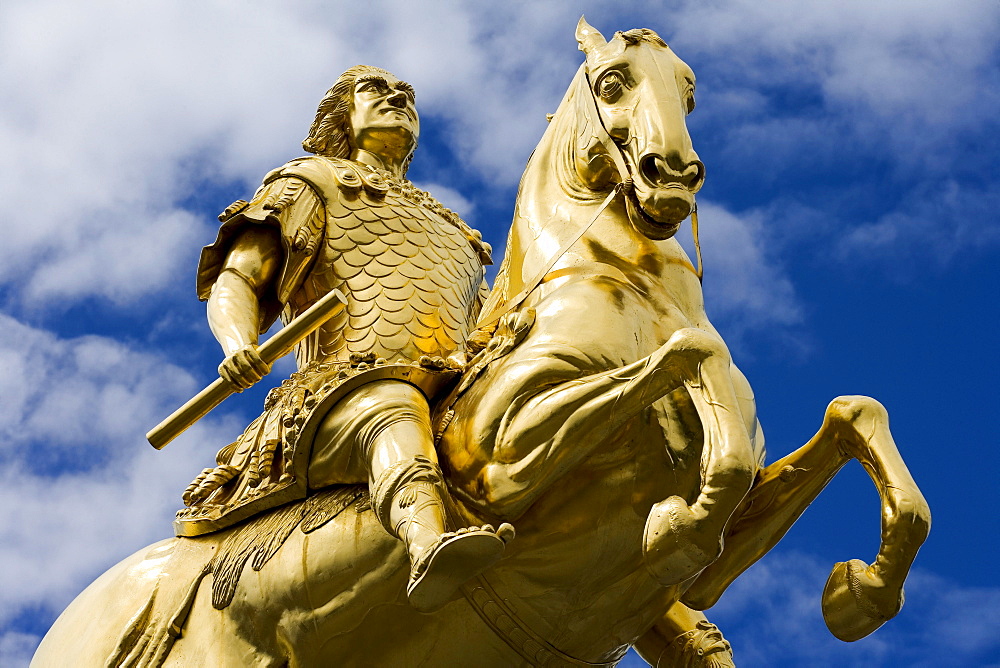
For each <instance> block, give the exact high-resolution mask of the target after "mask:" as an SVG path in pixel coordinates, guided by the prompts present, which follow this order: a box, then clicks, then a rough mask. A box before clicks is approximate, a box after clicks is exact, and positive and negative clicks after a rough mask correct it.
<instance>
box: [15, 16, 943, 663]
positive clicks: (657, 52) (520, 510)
mask: <svg viewBox="0 0 1000 668" xmlns="http://www.w3.org/2000/svg"><path fill="white" fill-rule="evenodd" d="M577 39H578V42H579V44H580V48H581V50H583V51H584V53H585V54H586V62H585V63H584V65H583V66H581V68H580V70H579V71H578V72H577V74H576V76H575V78H574V79H573V82H572V83H571V85H570V87H569V90H568V91H567V93H566V95H565V97H564V99H563V101H562V103H561V104H560V106H559V108H558V110H557V111H556V113H555V114H554V115H553V116H552V118H551V122H550V124H549V127H548V129H547V131H546V132H545V134H544V136H543V138H542V140H541V142H540V144H539V145H538V147H537V149H536V150H535V152H534V153H533V155H532V157H531V159H530V161H529V162H528V165H527V168H526V170H525V173H524V177H523V178H522V181H521V187H520V191H519V193H518V200H517V208H516V211H515V216H514V221H513V225H512V229H511V232H510V237H509V240H508V248H507V254H506V257H505V260H504V265H503V266H502V267H501V271H500V274H499V276H498V280H497V285H496V287H495V288H494V291H493V294H492V297H491V299H490V300H489V302H488V303H487V306H486V308H485V309H484V314H483V316H482V319H481V321H480V324H481V328H482V329H481V331H483V332H485V333H486V334H488V335H491V338H490V340H489V344H488V345H487V346H486V348H485V349H484V350H483V351H482V352H481V353H480V354H479V355H478V356H477V357H476V358H474V359H473V360H472V362H471V364H470V367H469V369H468V370H467V372H466V374H465V376H464V378H463V379H462V382H461V384H460V385H459V386H458V387H457V388H456V389H455V390H454V392H453V393H452V395H451V396H450V397H449V398H448V399H447V400H446V401H445V402H443V403H442V405H440V406H439V407H438V414H437V418H436V419H437V424H438V425H439V433H438V438H439V442H438V449H439V453H440V459H441V462H442V466H443V468H444V470H445V474H446V477H447V480H448V486H449V490H450V492H451V496H452V498H453V504H452V508H451V521H452V522H453V523H454V524H455V526H456V527H461V526H468V525H480V524H483V523H485V522H502V521H509V522H512V523H513V524H515V525H516V527H517V538H516V539H515V540H514V541H512V542H511V543H510V544H509V546H508V547H507V550H506V552H505V555H504V558H503V559H502V560H501V561H500V562H499V563H498V564H497V565H496V566H494V567H493V568H492V569H490V570H488V571H487V572H486V573H484V574H483V575H481V576H479V577H477V578H475V579H473V580H472V581H470V582H467V583H465V585H464V586H463V587H462V590H461V595H459V596H456V597H455V598H454V599H453V600H452V601H451V602H449V603H448V604H446V605H445V606H444V607H443V608H441V609H440V610H438V611H437V612H435V613H432V614H422V613H419V612H417V611H416V610H415V609H413V608H412V607H411V606H410V605H409V604H408V603H407V601H406V596H405V588H406V581H407V573H408V566H407V558H406V555H405V553H404V549H403V547H402V544H401V543H400V542H399V541H397V540H395V539H394V538H392V537H390V536H388V535H387V534H386V533H385V531H384V530H383V529H382V527H381V525H380V524H379V522H378V520H377V519H375V517H374V515H373V513H372V512H371V510H370V507H368V505H367V503H366V499H367V495H366V493H365V490H364V489H363V488H361V487H338V488H333V489H326V490H322V491H319V492H318V493H316V494H314V495H313V496H312V497H310V498H308V499H306V500H305V501H303V502H299V503H295V504H291V505H289V506H285V507H282V508H279V509H276V510H274V511H271V512H269V513H267V514H265V515H262V516H260V517H257V518H255V519H253V520H250V521H248V522H245V523H243V524H241V525H238V526H236V527H233V528H230V529H227V530H224V531H220V532H217V533H215V534H210V535H207V536H202V537H199V538H193V539H192V538H174V539H169V540H165V541H163V542H161V543H158V544H156V545H153V546H151V547H149V548H146V549H144V550H141V551H139V552H138V553H136V554H135V555H133V556H132V557H130V558H129V559H126V560H125V561H123V562H122V563H120V564H119V565H117V566H115V567H114V568H112V569H111V570H110V571H108V572H107V573H105V574H104V575H103V576H102V577H101V578H99V579H98V580H97V581H95V582H94V583H93V584H92V585H91V586H90V587H89V588H88V589H87V590H86V591H84V592H83V593H82V594H81V595H80V596H79V597H78V598H77V599H76V601H74V602H73V603H72V604H71V605H70V607H69V608H68V609H67V610H66V611H65V612H64V613H63V615H62V616H61V617H60V618H59V619H58V620H57V621H56V623H55V624H54V625H53V627H52V629H51V630H50V631H49V633H48V635H47V636H46V637H45V639H44V640H43V642H42V645H41V646H40V648H39V650H38V652H37V654H36V656H35V659H34V662H33V664H32V665H35V666H63V665H69V664H72V665H81V666H89V665H95V666H97V665H114V666H119V665H128V666H133V665H135V666H140V665H176V666H187V665H212V666H250V665H252V666H275V667H278V666H325V665H345V666H369V665H435V666H438V665H441V666H451V665H455V666H458V665H477V666H504V667H506V666H512V665H549V666H595V665H596V666H611V665H614V664H615V663H617V661H618V660H620V659H621V657H622V656H623V655H624V652H625V651H626V650H627V649H628V648H629V647H631V646H635V647H636V649H637V650H638V651H639V653H640V654H641V655H642V656H643V657H644V658H646V659H647V660H648V661H649V662H650V663H652V664H654V665H668V664H669V665H718V666H722V665H730V664H729V663H728V661H729V658H728V657H729V653H728V647H727V645H726V643H725V642H724V641H723V640H722V639H721V636H719V635H718V634H717V633H716V632H714V630H713V627H711V625H710V624H708V623H707V622H706V621H705V620H704V617H703V616H701V615H700V613H698V612H695V611H696V610H703V609H706V608H708V607H710V606H711V605H712V604H714V603H715V602H716V601H717V600H718V599H719V597H720V596H721V595H722V593H723V592H724V590H725V589H726V587H727V586H728V585H729V584H730V583H731V582H732V581H733V580H735V578H736V577H737V576H739V574H740V573H742V572H743V571H744V570H745V569H746V568H748V567H749V566H750V565H751V564H752V563H753V562H755V561H756V560H757V559H759V558H760V557H761V556H762V555H763V554H764V553H766V552H767V551H768V550H770V549H771V548H772V547H773V546H774V545H775V544H776V543H777V542H778V541H779V540H780V538H781V537H782V536H783V535H784V533H785V532H786V531H787V530H788V528H789V527H790V526H791V525H792V523H794V521H795V520H796V519H797V518H798V517H799V515H800V514H801V513H802V512H803V511H804V510H805V508H806V507H807V506H808V505H809V503H810V502H811V501H812V500H813V499H814V498H815V497H816V495H817V494H819V492H820V491H821V490H822V489H823V487H824V486H825V485H826V483H827V482H829V480H830V479H831V478H832V477H833V476H834V475H835V474H836V472H837V471H838V470H839V469H840V467H841V466H843V465H844V464H845V463H846V462H847V461H849V460H851V459H857V460H859V461H860V462H861V464H862V465H863V466H864V467H865V469H866V470H867V471H868V473H869V474H870V476H871V477H872V479H873V481H874V482H875V484H876V486H877V488H878V490H879V493H880V495H881V498H882V541H881V547H880V550H879V553H878V556H877V558H876V559H875V561H874V562H873V563H872V564H871V565H868V564H866V563H864V562H862V561H859V560H852V561H850V562H846V563H840V564H837V565H836V566H835V567H834V569H833V572H832V573H831V576H830V580H829V582H828V583H827V586H826V590H825V591H824V596H823V609H824V615H825V617H826V620H827V624H828V626H829V627H830V629H831V631H832V632H833V633H834V634H835V635H836V636H837V637H839V638H841V639H842V640H846V641H851V640H856V639H858V638H861V637H864V636H865V635H867V634H869V633H871V632H872V631H874V630H875V629H876V628H878V627H879V626H880V625H881V624H882V623H884V622H885V621H886V620H887V619H889V618H891V617H892V616H893V615H895V614H896V613H897V612H898V611H899V608H900V606H901V605H902V600H903V591H902V586H903V581H904V579H905V577H906V574H907V572H908V569H909V566H910V564H911V563H912V560H913V558H914V557H915V555H916V552H917V549H918V548H919V546H920V544H921V543H922V542H923V540H924V538H925V537H926V535H927V531H928V530H929V526H930V513H929V510H928V508H927V504H926V502H925V501H924V499H923V497H922V495H921V494H920V491H919V489H918V488H917V486H916V484H915V483H914V482H913V480H912V478H911V477H910V475H909V473H908V471H907V469H906V466H905V464H904V463H903V461H902V459H901V458H900V456H899V453H898V451H897V450H896V447H895V445H894V443H893V440H892V436H891V435H890V433H889V429H888V417H887V415H886V412H885V409H884V408H883V407H882V406H881V405H880V404H879V403H878V402H876V401H875V400H873V399H869V398H866V397H840V398H838V399H835V400H834V401H833V402H832V403H831V404H830V405H829V407H828V408H827V410H826V414H825V417H824V420H823V423H822V426H821V427H820V429H819V431H818V433H817V434H816V435H815V436H814V437H813V438H812V439H811V440H810V441H809V442H808V443H807V444H806V445H804V446H803V447H802V448H800V449H799V450H797V451H795V452H793V453H792V454H790V455H788V456H786V457H784V458H782V459H780V460H778V461H776V462H774V463H772V464H770V465H767V466H765V464H764V442H763V435H762V431H761V429H760V425H759V424H758V422H757V418H756V413H755V405H754V398H753V393H752V392H751V390H750V386H749V384H748V382H747V381H746V379H745V377H744V376H743V375H742V374H741V373H740V371H739V370H738V369H737V368H736V367H735V366H734V365H733V363H732V361H731V359H730V355H729V352H728V349H727V348H726V346H725V344H724V343H723V341H722V339H721V337H720V336H719V335H718V333H717V332H716V330H715V329H714V327H713V326H712V324H711V323H710V322H709V320H708V318H707V316H706V315H705V311H704V307H703V302H702V290H701V284H700V280H699V276H698V272H697V271H696V270H695V268H694V266H693V265H692V262H691V261H690V260H689V258H688V257H687V255H686V254H685V252H684V251H683V250H682V249H681V246H680V245H679V244H678V243H677V242H676V240H674V239H673V236H674V234H675V233H676V231H677V229H678V227H679V226H680V224H681V222H682V221H683V220H684V219H685V218H687V217H688V216H689V215H690V214H691V213H692V212H693V210H694V195H695V192H696V191H697V190H698V188H699V187H700V186H701V183H702V181H703V179H704V168H703V166H702V164H701V162H700V161H699V160H698V157H697V155H696V154H695V152H694V150H693V148H692V144H691V139H690V137H689V135H688V132H687V128H686V125H685V117H686V115H687V114H688V113H689V112H690V111H691V110H692V109H693V107H694V98H693V94H694V86H695V80H694V74H693V73H692V71H691V69H690V68H689V67H688V66H687V65H686V64H685V63H684V62H683V61H681V60H680V59H679V58H678V57H677V56H676V55H674V53H673V52H672V51H671V50H670V49H669V48H668V47H667V45H666V44H665V43H664V42H663V41H662V40H661V39H660V38H659V37H658V36H657V35H656V34H655V33H653V32H652V31H649V30H630V31H628V32H624V33H617V34H615V36H614V37H613V38H612V39H611V40H605V38H604V37H603V36H602V35H601V34H600V33H599V32H597V31H596V30H595V29H593V28H592V27H591V26H589V25H588V24H586V22H585V21H583V20H582V19H581V22H580V25H579V26H578V28H577ZM248 565H249V567H247V566H248ZM699 643H700V644H699ZM695 649H701V650H702V654H701V655H698V654H697V653H696V652H695V651H694V650H695ZM713 661H714V663H713Z"/></svg>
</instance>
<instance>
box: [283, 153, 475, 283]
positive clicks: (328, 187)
mask: <svg viewBox="0 0 1000 668" xmlns="http://www.w3.org/2000/svg"><path fill="white" fill-rule="evenodd" d="M290 176H291V177H296V178H299V179H302V180H303V181H305V182H306V183H307V184H309V186H310V187H311V188H312V189H313V190H314V191H315V192H316V194H317V195H319V197H320V198H321V199H322V200H323V202H324V204H325V205H327V206H331V205H333V204H334V203H335V202H337V201H342V198H346V199H348V200H354V199H356V198H357V197H358V195H359V194H360V193H361V191H364V192H365V193H366V194H367V195H368V196H370V197H372V198H374V199H376V200H381V199H383V198H385V196H386V194H388V193H389V192H390V191H393V192H396V193H398V194H399V195H400V196H402V197H403V198H405V199H407V200H410V201H411V202H412V203H413V204H415V205H417V206H420V207H423V208H424V209H427V210H428V211H431V212H433V213H434V214H436V215H437V216H439V217H440V218H441V219H443V220H445V221H446V222H448V223H450V224H451V225H454V226H455V227H456V228H458V229H459V230H460V231H461V232H462V235H463V236H464V237H465V238H466V240H467V241H468V242H469V245H470V246H471V247H472V249H473V251H475V253H476V256H477V257H478V258H479V261H480V262H481V263H482V264H484V265H486V264H492V263H493V259H492V250H493V249H492V248H491V247H490V245H489V244H488V243H486V242H484V241H483V235H482V234H481V233H480V232H479V231H478V230H474V229H472V228H471V227H469V226H468V225H467V224H466V223H465V221H463V220H462V219H461V217H460V216H459V215H458V214H457V213H455V212H454V211H452V210H451V209H447V208H445V207H444V206H443V205H442V204H441V203H440V202H438V201H437V200H436V199H435V198H434V197H433V196H432V195H430V194H429V193H427V192H425V191H423V190H420V189H419V188H417V187H416V186H414V185H413V184H412V183H410V181H408V180H406V179H397V178H394V177H392V176H390V175H388V174H384V173H381V172H379V171H376V170H374V169H371V168H369V167H367V166H365V165H362V164H361V163H358V162H354V161H353V160H345V159H343V158H327V157H325V156H318V155H314V156H306V157H304V158H296V159H295V160H292V161H290V162H288V163H286V164H285V165H284V166H282V167H281V168H279V169H276V170H274V171H272V172H271V173H269V174H268V175H267V176H266V177H265V178H264V183H265V184H267V183H269V182H270V181H273V180H275V179H279V178H282V177H290ZM349 208H354V207H350V206H349Z"/></svg>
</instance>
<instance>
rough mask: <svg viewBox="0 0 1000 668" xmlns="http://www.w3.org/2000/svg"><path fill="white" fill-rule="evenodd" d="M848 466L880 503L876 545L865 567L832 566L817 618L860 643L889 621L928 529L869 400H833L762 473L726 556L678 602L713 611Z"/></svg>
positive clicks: (923, 506)
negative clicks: (818, 422)
mask: <svg viewBox="0 0 1000 668" xmlns="http://www.w3.org/2000/svg"><path fill="white" fill-rule="evenodd" d="M851 459H857V460H858V461H859V462H860V463H861V464H862V466H864V468H865V470H866V471H868V474H869V475H870V476H871V478H872V480H873V481H874V482H875V485H876V487H878V490H879V495H880V496H881V497H882V543H881V547H880V549H879V553H878V557H877V558H876V560H875V562H874V563H873V564H872V565H870V566H869V565H867V564H864V563H863V562H860V561H858V560H852V561H851V562H847V563H841V564H837V566H836V567H835V568H834V570H833V573H831V576H830V580H829V582H828V583H827V589H826V591H825V592H824V596H823V607H824V616H825V617H826V620H827V625H828V626H829V627H830V630H831V631H833V633H834V634H835V635H837V637H838V638H841V639H842V640H857V639H858V638H861V637H864V636H865V635H867V634H869V633H871V632H872V631H874V630H875V629H877V628H878V627H879V626H881V625H882V623H884V622H885V621H886V620H888V619H890V618H891V617H893V616H894V615H895V614H896V613H897V612H898V611H899V607H900V606H901V605H902V590H903V581H904V580H905V579H906V574H907V572H908V571H909V567H910V564H911V563H912V562H913V558H914V557H915V556H916V553H917V549H918V548H919V547H920V544H921V543H923V541H924V538H926V536H927V531H928V530H929V528H930V510H929V509H928V507H927V503H926V501H925V500H924V497H923V495H922V494H921V493H920V490H919V489H918V488H917V486H916V483H915V482H914V481H913V478H912V477H911V476H910V473H909V471H908V470H907V468H906V464H905V463H904V462H903V460H902V458H901V457H900V455H899V451H898V450H897V448H896V445H895V443H894V441H893V439H892V435H891V433H890V432H889V418H888V415H887V414H886V411H885V408H883V407H882V405H881V404H880V403H878V402H877V401H875V400H874V399H870V398H868V397H839V398H837V399H835V400H834V401H833V402H831V403H830V406H829V407H828V408H827V409H826V416H825V418H824V420H823V426H822V427H820V430H819V432H817V434H816V435H815V436H813V438H812V439H811V440H810V441H809V442H808V443H806V444H805V445H804V446H802V447H801V448H799V449H798V450H796V451H795V452H793V453H792V454H790V455H788V456H787V457H784V458H783V459H780V460H778V461H776V462H774V463H773V464H771V465H770V466H768V467H767V468H766V469H764V471H762V472H761V476H760V478H759V480H758V482H757V484H755V485H754V488H753V491H751V493H750V494H749V495H748V497H747V500H746V502H745V503H744V506H743V508H742V509H741V510H740V511H738V513H737V519H736V520H735V521H734V523H733V525H732V527H731V528H730V529H729V530H728V531H727V533H726V549H725V551H724V552H723V553H722V556H721V557H720V558H719V559H718V560H717V561H716V562H715V563H713V564H712V565H711V566H709V567H708V568H706V569H705V570H704V571H703V572H702V574H701V575H700V576H699V577H698V579H697V580H695V582H694V584H693V585H692V586H691V587H690V588H689V589H688V591H687V592H686V593H685V595H684V596H683V599H684V602H685V603H687V604H688V605H690V606H692V607H695V608H697V609H705V608H708V607H710V606H712V605H714V603H715V602H716V601H717V600H718V599H719V597H720V596H721V595H722V593H723V592H724V591H725V589H726V587H728V586H729V584H730V583H732V582H733V580H735V579H736V578H737V577H738V576H739V575H740V573H742V572H743V571H745V570H746V569H747V568H749V567H750V565H752V564H753V563H754V562H756V561H757V560H758V559H760V557H762V556H763V555H764V554H765V553H767V551H768V550H770V549H771V548H772V547H774V545H776V544H777V542H778V541H779V540H781V538H782V536H784V535H785V532H786V531H788V529H789V528H790V527H791V526H792V524H794V523H795V521H796V520H797V519H798V518H799V516H800V515H801V514H802V513H803V512H804V511H805V509H806V508H807V507H808V506H809V504H810V503H812V501H813V499H815V498H816V496H817V495H818V494H819V493H820V492H821V491H822V490H823V488H824V487H826V484H827V483H828V482H829V481H830V480H831V479H832V478H833V476H834V475H835V474H836V473H837V471H839V470H840V468H841V467H842V466H843V465H844V464H845V463H846V462H848V461H850V460H851Z"/></svg>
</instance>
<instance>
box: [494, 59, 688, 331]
mask: <svg viewBox="0 0 1000 668" xmlns="http://www.w3.org/2000/svg"><path fill="white" fill-rule="evenodd" d="M583 74H584V77H585V78H586V82H587V96H586V97H587V103H588V104H587V113H589V114H590V115H591V116H592V117H593V118H592V121H593V122H592V123H591V124H590V125H591V127H592V128H594V130H595V132H596V134H597V139H598V140H599V141H600V143H601V145H602V146H604V147H605V148H606V149H607V152H608V156H609V157H610V158H611V161H612V162H613V163H614V165H615V169H616V170H617V171H618V182H617V183H616V184H615V186H614V188H612V189H611V192H610V193H608V196H607V197H605V198H604V201H603V202H601V205H600V206H599V207H598V208H597V211H596V212H595V213H594V215H593V216H591V218H590V220H589V221H588V222H587V224H585V225H582V226H581V227H580V229H579V231H577V232H576V234H574V235H572V236H571V237H570V238H569V239H567V240H566V241H565V242H563V244H562V246H560V247H559V250H557V251H556V252H555V253H554V254H553V255H552V257H551V258H550V259H549V260H548V261H547V262H546V263H545V264H544V265H543V266H542V269H541V270H539V271H538V272H537V273H536V274H535V275H534V276H533V277H532V278H531V280H530V281H527V282H525V284H524V287H523V288H521V290H520V291H519V292H518V293H517V294H516V295H514V296H513V297H511V298H510V299H508V300H507V301H506V302H504V303H503V304H502V305H501V306H500V307H499V308H497V309H495V310H494V311H493V313H491V314H489V315H488V316H487V317H486V318H484V319H481V320H480V321H479V323H478V328H479V329H485V328H487V327H489V326H490V325H492V324H493V323H495V322H497V321H498V320H500V318H502V317H503V316H505V315H507V314H508V313H510V312H511V311H513V310H514V309H515V308H517V307H518V306H520V305H521V303H522V302H524V300H525V299H527V298H528V295H530V294H531V292H532V291H533V290H534V289H535V288H537V287H538V286H539V284H540V283H541V282H542V279H544V278H545V276H546V275H547V274H548V273H549V272H550V271H551V270H552V267H553V266H554V265H555V263H556V262H558V261H559V259H560V258H561V257H562V256H563V255H565V254H566V252H567V251H568V250H569V249H570V248H572V247H573V246H574V245H575V244H576V242H577V241H579V240H580V239H581V237H583V235H584V234H586V233H587V231H588V230H589V229H590V228H591V226H593V224H594V223H595V222H596V221H597V219H598V218H600V217H601V214H602V213H604V210H605V209H607V208H608V206H609V205H610V204H611V202H613V201H614V199H615V197H617V196H618V194H619V193H621V194H622V195H623V196H624V197H628V195H629V194H630V193H631V192H632V191H633V190H634V188H635V181H634V179H633V176H632V170H631V168H630V167H629V164H628V161H627V160H625V154H624V153H623V152H622V148H621V146H619V145H618V142H616V141H615V140H614V138H613V137H612V136H611V134H610V133H609V132H608V129H607V128H606V127H605V125H604V119H603V118H601V112H600V110H599V109H598V108H597V100H596V99H594V89H593V87H592V86H591V82H590V73H589V72H587V71H586V67H584V72H583ZM626 207H627V203H626ZM691 233H692V235H693V236H694V247H695V253H696V255H697V258H698V268H697V269H696V270H695V274H696V275H697V276H698V282H699V283H700V282H701V281H702V277H703V276H704V271H703V267H702V261H701V241H700V239H699V237H698V204H697V202H695V205H694V208H693V209H692V211H691Z"/></svg>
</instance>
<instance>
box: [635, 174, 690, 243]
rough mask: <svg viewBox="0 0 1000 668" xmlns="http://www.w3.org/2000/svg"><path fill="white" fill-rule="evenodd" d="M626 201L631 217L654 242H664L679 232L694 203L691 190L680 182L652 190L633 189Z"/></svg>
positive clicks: (637, 226)
mask: <svg viewBox="0 0 1000 668" xmlns="http://www.w3.org/2000/svg"><path fill="white" fill-rule="evenodd" d="M625 201H626V203H627V204H626V208H627V209H628V217H629V220H631V221H632V224H633V225H634V226H635V228H636V229H637V230H638V231H639V232H640V233H641V234H642V235H643V236H646V237H648V238H650V239H653V240H654V241H664V240H666V239H669V238H671V237H672V236H674V235H675V234H677V230H678V229H680V226H681V223H682V222H684V219H685V218H687V217H688V216H689V215H690V214H691V209H692V208H693V206H694V203H693V196H692V195H691V191H690V190H688V189H686V188H684V187H683V186H679V185H678V186H668V187H666V188H658V189H657V190H655V191H653V192H646V193H643V192H634V193H632V194H630V195H629V196H627V197H626V198H625Z"/></svg>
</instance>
